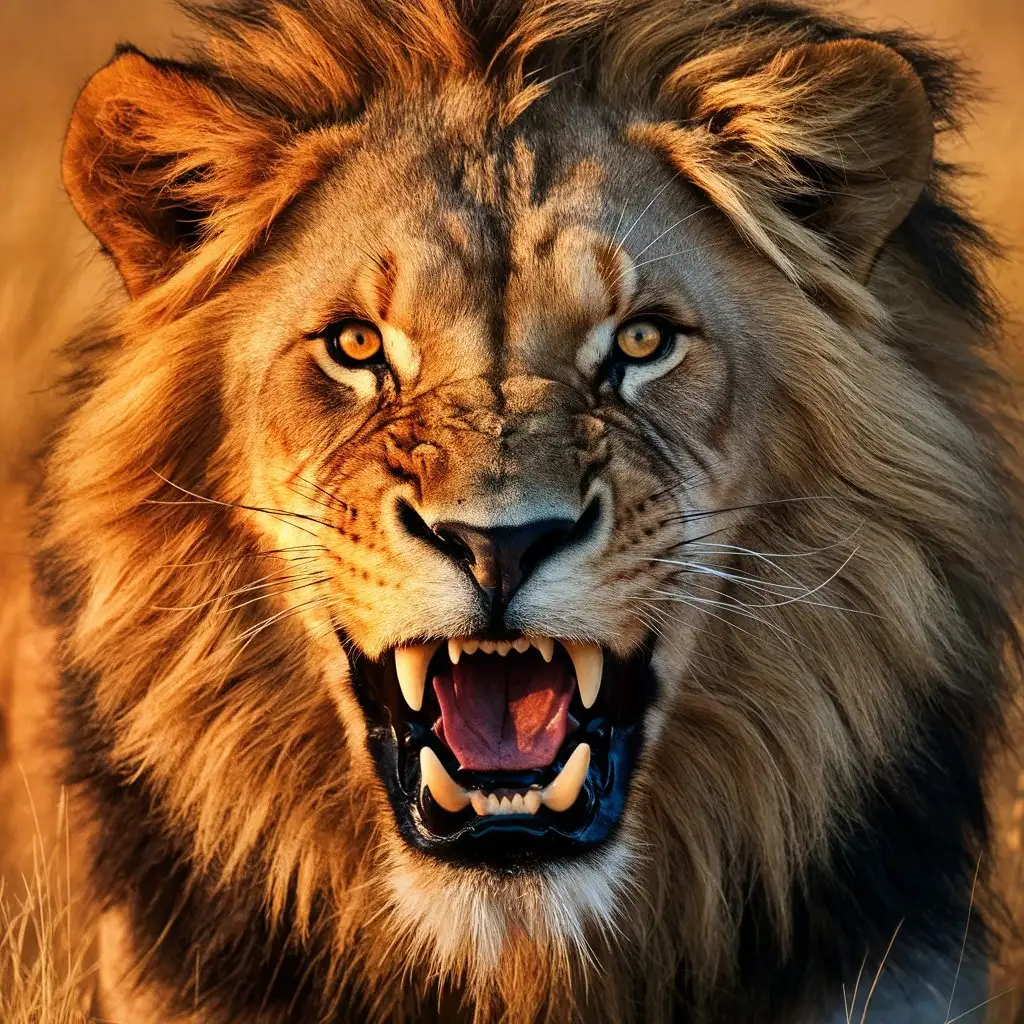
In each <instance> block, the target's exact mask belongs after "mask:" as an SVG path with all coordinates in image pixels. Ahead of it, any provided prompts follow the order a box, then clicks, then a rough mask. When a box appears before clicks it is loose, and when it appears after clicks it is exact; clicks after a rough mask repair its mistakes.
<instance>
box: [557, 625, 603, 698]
mask: <svg viewBox="0 0 1024 1024" xmlns="http://www.w3.org/2000/svg"><path fill="white" fill-rule="evenodd" d="M562 646H563V647H564V648H565V649H566V650H567V651H568V652H569V657H570V658H572V665H573V668H574V669H575V670H576V684H577V686H579V688H580V700H582V701H583V706H584V707H585V708H592V707H593V706H594V701H595V700H597V695H598V692H599V691H600V689H601V675H602V674H603V672H604V651H602V650H601V648H600V647H599V646H598V645H597V644H570V643H566V642H565V641H563V642H562Z"/></svg>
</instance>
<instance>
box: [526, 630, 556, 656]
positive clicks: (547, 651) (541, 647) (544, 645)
mask: <svg viewBox="0 0 1024 1024" xmlns="http://www.w3.org/2000/svg"><path fill="white" fill-rule="evenodd" d="M530 643H532V644H533V646H534V647H536V648H537V650H538V651H540V653H541V654H542V655H543V656H544V660H545V661H550V660H551V659H552V658H553V657H554V656H555V641H554V640H552V639H551V637H549V636H531V637H530Z"/></svg>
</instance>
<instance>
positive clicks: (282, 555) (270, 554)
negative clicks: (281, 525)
mask: <svg viewBox="0 0 1024 1024" xmlns="http://www.w3.org/2000/svg"><path fill="white" fill-rule="evenodd" d="M326 550H327V548H326V547H325V546H324V545H323V544H296V545H294V546H292V547H287V548H273V549H271V550H269V551H247V552H245V553H244V554H241V555H225V556H224V557H223V558H203V559H200V560H199V561H196V562H164V563H163V564H161V565H159V566H157V568H159V569H195V568H198V567H199V566H201V565H223V564H225V563H227V562H242V561H245V560H246V559H257V558H276V559H278V560H279V561H282V562H291V561H296V562H297V561H302V560H303V559H292V558H289V557H288V555H289V554H290V553H291V552H293V551H326Z"/></svg>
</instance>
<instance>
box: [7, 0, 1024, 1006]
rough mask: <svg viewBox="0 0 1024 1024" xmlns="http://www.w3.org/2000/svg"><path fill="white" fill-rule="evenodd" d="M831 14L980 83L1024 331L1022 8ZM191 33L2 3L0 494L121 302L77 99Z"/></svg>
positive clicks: (1023, 870) (999, 233)
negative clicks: (61, 349) (56, 382)
mask: <svg viewBox="0 0 1024 1024" xmlns="http://www.w3.org/2000/svg"><path fill="white" fill-rule="evenodd" d="M395 2H400V0H395ZM822 6H824V7H826V8H827V7H832V8H833V9H839V10H842V11H845V12H847V13H851V14H853V15H855V16H857V17H860V18H862V19H864V20H865V21H866V22H867V23H868V24H870V25H872V26H881V27H898V28H912V29H914V30H916V31H919V32H921V33H923V34H925V35H927V36H929V37H931V38H932V39H933V40H935V41H936V42H938V43H939V44H940V45H941V46H942V47H943V48H945V49H946V50H948V51H950V52H952V53H954V54H956V55H958V56H960V57H961V58H962V59H963V60H964V61H966V63H967V64H968V66H970V67H972V68H973V69H974V70H975V71H976V72H977V73H978V76H979V84H980V86H981V88H982V90H983V92H984V94H985V99H984V102H982V103H981V104H979V105H976V106H975V107H974V108H973V111H972V115H971V117H970V118H969V120H968V122H967V124H966V130H965V133H964V135H963V137H962V138H945V139H944V140H942V143H941V145H942V150H943V155H946V156H952V157H953V158H954V159H955V160H956V161H957V162H958V163H960V164H961V165H962V166H963V167H965V168H966V169H967V170H968V171H969V172H971V173H970V175H969V176H968V177H967V178H966V179H965V180H964V182H963V191H964V193H965V195H966V196H967V197H968V198H969V200H970V202H971V203H972V205H973V207H974V209H975V210H976V212H977V214H978V215H979V216H980V219H981V220H982V222H983V223H984V224H985V225H986V226H987V227H988V228H989V229H990V230H991V231H992V233H993V234H994V235H995V237H996V238H997V239H998V240H999V241H1000V242H1001V243H1003V245H1004V246H1005V247H1006V251H1007V259H1006V260H1004V261H1003V262H1002V263H1001V264H999V265H997V266H996V267H994V268H993V273H994V278H995V281H996V283H997V286H998V288H999V291H1000V292H1001V294H1002V296H1003V298H1004V299H1005V301H1006V303H1007V306H1008V309H1009V312H1010V314H1011V317H1013V319H1014V320H1017V319H1019V318H1020V319H1024V262H1022V260H1021V254H1020V251H1019V247H1020V246H1021V245H1022V244H1024V0H835V2H833V3H832V4H823V5H822ZM186 30H187V25H186V23H185V21H184V19H183V18H182V17H181V16H180V14H178V13H177V12H176V11H175V10H174V8H173V5H172V4H171V3H169V2H167V0H0V487H2V486H4V485H5V484H6V483H7V482H8V481H9V480H10V477H11V474H12V473H14V472H15V471H16V470H15V464H16V462H17V460H18V459H19V458H20V456H22V455H23V454H24V453H25V451H26V450H27V449H28V447H29V445H30V443H31V440H32V439H31V424H32V423H33V421H38V419H39V417H38V416H36V415H35V411H36V409H37V408H38V409H39V411H42V409H43V408H44V407H45V405H46V402H47V397H48V394H47V384H48V383H49V381H50V378H51V375H52V372H53V369H52V358H53V357H52V353H53V351H54V349H55V348H56V346H58V345H59V344H60V342H61V341H62V339H63V338H64V337H66V336H67V334H68V333H69V332H70V331H71V330H72V329H73V328H74V326H75V325H76V324H77V323H78V322H80V320H81V319H82V318H83V317H85V316H86V315H87V313H88V311H89V309H90V308H91V307H92V306H93V305H94V304H95V302H96V301H97V299H100V298H102V296H103V294H104V293H105V292H106V291H107V289H110V288H116V282H115V281H114V280H113V276H112V274H111V272H110V270H109V268H108V267H106V266H105V262H104V261H103V260H102V258H100V257H98V256H97V255H96V249H95V245H94V244H93V243H92V240H91V239H90V238H89V236H88V235H87V233H86V232H85V230H84V229H83V228H82V227H81V226H80V224H79V223H78V221H77V219H76V218H75V215H74V213H73V212H72V210H71V208H70V206H69V205H68V203H67V201H66V199H65V198H64V195H63V191H62V189H61V184H60V148H61V140H62V137H63V133H64V128H65V124H66V122H67V119H68V116H69V114H70V111H71V108H72V105H73V103H74V100H75V96H76V94H77V92H78V90H79V89H80V88H81V86H82V85H83V84H84V82H85V80H86V79H87V77H88V75H89V73H90V72H91V71H92V70H94V69H96V68H97V67H99V66H100V65H101V64H103V63H105V62H106V61H107V60H108V59H109V57H110V55H111V52H112V49H113V46H114V44H115V43H116V42H118V41H131V42H132V43H134V44H136V45H138V46H139V47H141V48H142V49H144V50H146V51H147V52H149V53H152V54H158V55H160V54H163V55H171V54H173V53H175V52H176V50H177V45H176V37H178V36H181V35H183V34H184V33H185V32H186ZM1010 337H1012V338H1015V339H1024V333H1022V332H1021V331H1020V330H1019V329H1018V328H1017V327H1013V328H1011V331H1010ZM1010 362H1011V366H1012V371H1013V373H1014V375H1015V376H1017V375H1018V374H1021V371H1024V345H1022V344H1021V342H1020V341H1019V340H1018V341H1016V342H1015V343H1013V344H1012V345H1011V346H1010ZM0 532H4V534H5V537H4V538H0V555H2V554H3V540H4V539H10V538H9V537H7V536H6V531H3V522H2V516H0ZM2 563H3V559H2V558H0V568H2ZM2 575H3V573H0V576H2ZM3 585H4V581H3V579H2V578H0V589H2V587H3ZM2 641H3V638H2V637H0V642H2ZM0 655H2V652H0ZM0 660H2V657H0ZM0 696H2V695H0ZM1018 772H1019V769H1018V766H1017V765H1016V764H1014V765H1013V766H1012V767H1010V768H1008V769H1007V770H1006V772H1005V773H1004V774H1005V775H1006V778H1005V780H1003V779H1001V780H1000V782H1001V783H1002V782H1005V783H1007V784H1008V785H1003V786H1002V787H1001V789H1000V793H1001V796H1000V799H999V801H998V802H997V805H996V810H997V823H998V826H999V833H998V843H997V854H998V857H999V859H998V863H997V865H996V866H997V869H998V872H999V875H1000V877H1001V878H1002V879H1003V886H1002V888H1003V891H1004V892H1005V893H1006V895H1007V896H1008V899H1009V902H1010V904H1011V907H1012V909H1014V910H1015V911H1019V912H1018V913H1016V915H1015V916H1016V917H1017V918H1018V921H1020V922H1022V924H1024V867H1022V862H1024V858H1021V857H1018V856H1017V854H1018V850H1019V849H1020V846H1021V833H1020V829H1021V819H1022V818H1024V778H1021V777H1019V774H1018ZM1018 791H1019V792H1018ZM1018 904H1019V905H1020V906H1019V907H1018ZM1004 959H1005V960H1006V963H1005V965H1004V966H1003V967H1002V968H1001V969H999V970H997V973H996V977H995V978H994V984H993V994H994V995H996V996H997V998H996V999H995V1001H994V1003H993V1005H992V1009H993V1011H994V1012H993V1017H994V1018H995V1019H996V1020H998V1021H1000V1022H1007V1021H1010V1020H1012V1019H1013V1017H1014V1016H1015V1014H1016V1013H1017V1012H1018V1008H1019V1007H1021V1006H1022V1005H1024V952H1020V951H1011V953H1008V954H1006V956H1005V957H1004ZM1014 960H1016V962H1014ZM1006 989H1009V992H1008V993H1007V994H1005V995H1001V996H1000V995H999V993H1002V992H1003V991H1004V990H1006ZM1019 1021H1020V1022H1024V1016H1021V1017H1020V1018H1019Z"/></svg>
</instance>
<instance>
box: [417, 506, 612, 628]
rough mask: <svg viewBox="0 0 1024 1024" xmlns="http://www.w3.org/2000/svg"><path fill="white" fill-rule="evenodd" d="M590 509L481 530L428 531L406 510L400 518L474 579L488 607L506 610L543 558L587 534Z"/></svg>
mask: <svg viewBox="0 0 1024 1024" xmlns="http://www.w3.org/2000/svg"><path fill="white" fill-rule="evenodd" d="M589 513H590V510H589V509H588V510H587V512H585V513H584V514H583V516H581V517H580V518H579V519H578V520H573V519H536V520H533V521H531V522H527V523H522V524H519V525H516V526H494V527H480V526H474V525H471V524H469V523H458V522H438V523H433V524H431V525H430V526H428V525H427V524H426V523H425V522H424V521H423V520H422V519H421V518H420V516H419V515H418V514H417V513H416V512H415V511H414V510H413V509H412V508H411V507H408V506H406V508H405V510H404V515H403V519H404V520H405V526H406V528H407V529H408V530H409V532H410V533H412V534H414V535H415V536H418V537H419V538H420V539H421V540H425V541H427V542H428V543H430V544H431V545H432V546H433V547H435V548H437V550H438V551H440V552H441V553H442V554H444V555H446V556H447V557H448V558H450V559H452V560H453V561H455V562H457V563H458V564H459V565H461V566H462V567H464V568H465V569H466V571H467V572H468V573H469V574H470V575H471V576H472V577H473V579H474V580H476V583H477V585H478V586H479V587H480V589H481V590H482V591H483V592H484V594H485V595H486V597H487V599H488V603H489V604H490V606H491V607H492V608H494V607H495V606H496V605H498V604H499V603H500V604H501V605H505V604H507V603H508V601H509V600H510V598H511V597H512V595H513V594H514V593H515V592H516V590H518V589H519V587H520V586H522V584H523V583H524V581H525V580H526V579H527V578H528V577H529V575H530V574H531V573H532V572H533V571H534V570H535V569H536V568H537V566H538V565H540V564H541V562H543V561H544V560H545V559H546V558H550V557H551V556H552V555H553V554H555V553H556V552H557V551H559V550H560V549H562V548H563V547H565V546H567V545H568V544H570V543H575V542H576V541H577V540H581V539H582V537H583V535H584V534H585V533H587V532H589V529H590V526H591V525H592V524H591V519H592V518H594V517H593V516H592V515H590V514H589Z"/></svg>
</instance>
